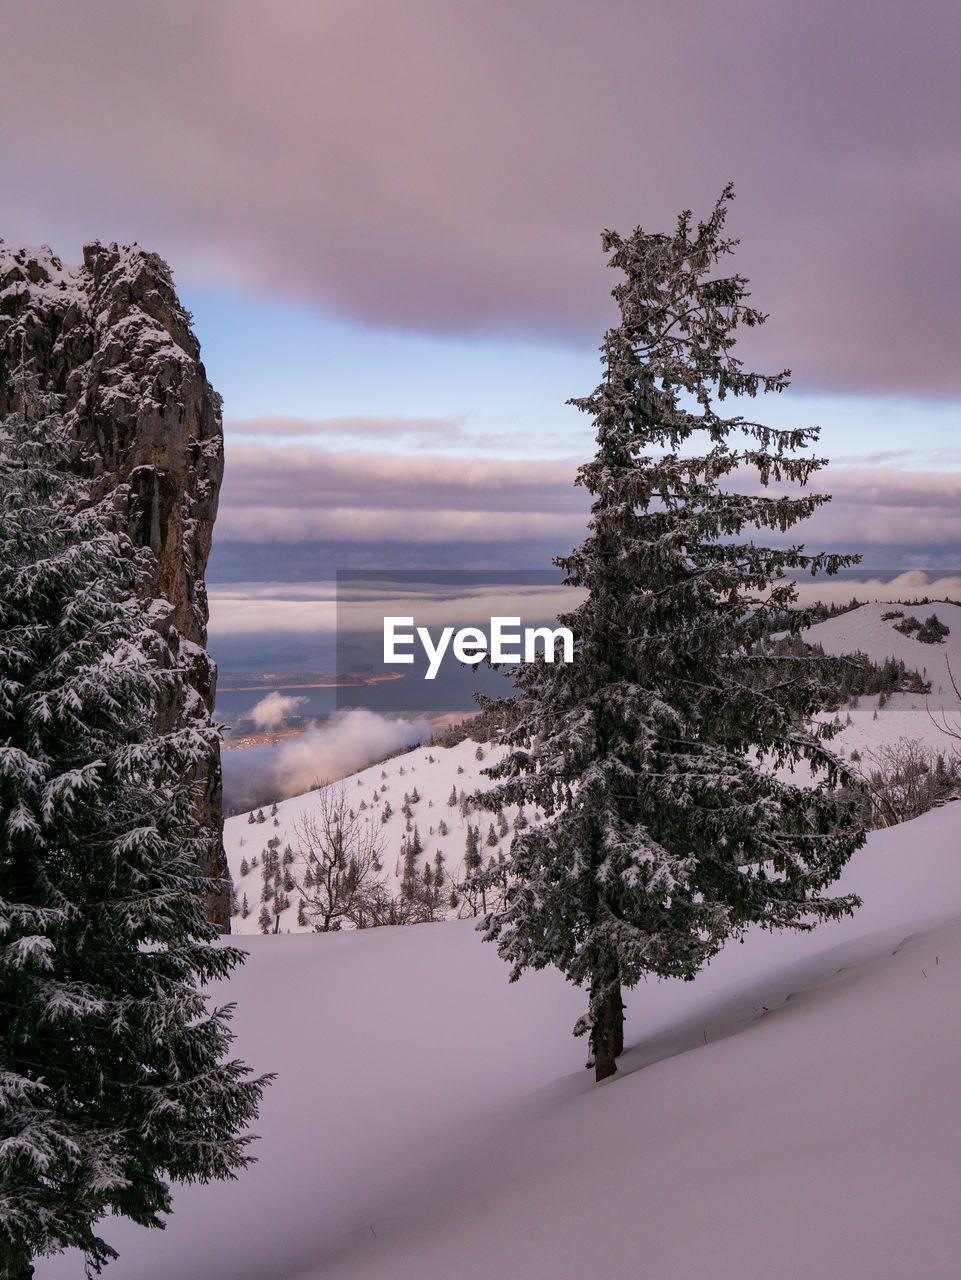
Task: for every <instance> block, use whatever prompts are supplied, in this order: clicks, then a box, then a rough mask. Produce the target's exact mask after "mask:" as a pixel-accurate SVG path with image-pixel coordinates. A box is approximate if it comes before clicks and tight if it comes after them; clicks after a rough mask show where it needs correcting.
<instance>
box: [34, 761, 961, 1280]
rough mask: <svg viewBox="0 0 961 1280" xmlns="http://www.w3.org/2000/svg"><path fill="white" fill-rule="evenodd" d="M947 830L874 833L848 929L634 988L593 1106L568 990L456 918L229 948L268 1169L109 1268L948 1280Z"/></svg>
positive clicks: (952, 1196)
mask: <svg viewBox="0 0 961 1280" xmlns="http://www.w3.org/2000/svg"><path fill="white" fill-rule="evenodd" d="M420 773H421V769H420V766H418V768H417V776H418V778H419V777H420ZM392 785H394V786H396V785H398V784H397V783H396V782H392ZM959 817H961V804H949V805H947V806H945V807H944V808H943V809H939V810H935V811H933V812H931V813H928V814H926V815H924V816H923V817H922V818H919V819H917V820H916V821H915V822H912V823H909V824H905V825H903V826H900V827H894V828H891V829H889V830H886V831H878V832H874V833H872V835H871V836H870V837H869V839H868V843H867V845H866V847H865V848H864V849H862V850H861V851H860V852H859V853H858V854H857V855H855V858H854V860H853V861H852V863H851V864H850V865H849V867H848V868H847V870H846V872H845V874H844V876H843V878H842V881H841V882H840V885H839V888H840V889H841V890H844V891H853V892H856V893H859V894H861V895H862V897H863V899H864V906H863V907H862V908H861V910H860V911H858V912H857V914H856V915H855V916H854V917H853V918H851V919H847V920H842V921H837V922H832V923H829V924H824V925H821V926H820V927H819V928H817V929H816V930H814V931H813V932H811V933H806V934H804V933H802V934H794V933H783V932H782V933H778V934H770V933H764V932H762V931H760V930H757V929H752V931H751V932H750V933H749V935H748V936H747V938H746V940H745V942H744V944H743V945H738V944H737V943H733V944H731V945H728V946H727V947H725V949H724V950H723V951H722V953H721V954H720V955H719V956H717V957H716V959H715V960H714V961H712V963H711V964H710V965H709V966H708V968H707V969H706V970H705V971H704V972H703V973H701V974H700V975H699V976H698V978H697V979H696V980H695V981H694V982H692V983H683V982H679V981H671V982H651V983H649V984H646V985H642V986H641V987H639V988H637V989H636V990H635V991H634V992H632V993H630V994H629V995H628V997H627V1012H628V1019H627V1024H626V1028H625V1032H626V1035H625V1039H626V1046H627V1048H626V1052H625V1055H624V1057H623V1059H621V1062H620V1067H621V1070H620V1071H619V1073H618V1075H616V1076H614V1077H612V1079H611V1080H610V1081H609V1082H607V1083H605V1084H603V1085H599V1086H598V1085H595V1084H594V1083H593V1078H592V1074H591V1073H589V1072H586V1071H584V1070H583V1067H582V1062H583V1057H584V1045H583V1042H582V1041H575V1040H573V1039H572V1038H571V1035H570V1029H571V1026H572V1024H573V1022H574V1019H575V1018H576V1016H577V1015H578V1014H579V1013H580V1012H582V1008H583V1001H584V996H583V993H582V992H579V991H577V990H575V989H573V988H571V987H569V986H567V985H566V984H565V983H564V982H563V981H562V979H561V978H560V977H559V975H557V974H556V973H554V972H553V971H548V972H544V973H538V974H527V975H525V976H524V977H522V979H521V980H520V982H518V983H515V984H510V983H509V982H508V981H507V968H506V966H505V965H503V964H502V963H501V961H500V960H499V959H498V957H497V954H496V952H495V950H494V948H493V947H491V946H489V945H487V944H485V943H484V942H482V941H481V939H480V937H479V936H478V935H477V934H476V933H475V932H474V929H473V928H472V925H471V923H470V922H469V921H460V922H451V923H449V924H444V925H421V926H417V927H414V928H393V929H390V928H387V929H371V930H363V931H355V932H349V933H348V932H343V933H328V934H313V935H309V936H299V937H294V936H291V937H283V936H282V937H278V938H264V937H254V938H246V939H242V940H241V941H242V942H243V945H244V946H245V947H246V948H247V949H248V951H249V958H248V961H247V964H246V965H245V966H244V967H243V969H241V970H240V971H239V972H238V973H237V974H236V975H235V976H234V977H233V978H232V979H231V981H230V982H229V984H227V985H226V986H225V987H223V988H221V989H220V991H219V993H218V994H219V996H220V998H221V999H230V1000H233V1001H236V1004H237V1010H236V1014H235V1019H234V1026H235V1029H236V1031H237V1043H236V1050H237V1052H238V1054H240V1055H242V1056H243V1057H244V1058H245V1059H247V1060H248V1061H249V1062H250V1064H251V1065H252V1066H253V1067H255V1068H256V1069H257V1070H274V1071H277V1072H278V1073H279V1076H278V1079H277V1081H276V1083H275V1084H274V1085H273V1086H272V1088H270V1089H269V1090H268V1092H267V1095H266V1099H265V1102H264V1106H263V1110H262V1115H261V1118H260V1121H259V1122H258V1124H257V1126H256V1130H257V1132H258V1133H260V1134H261V1135H262V1138H261V1140H260V1141H259V1142H258V1143H257V1144H256V1148H255V1150H256V1154H257V1157H258V1163H257V1164H256V1165H254V1166H253V1167H252V1168H251V1169H250V1170H248V1171H246V1172H245V1173H242V1174H241V1175H240V1177H239V1179H238V1180H237V1181H236V1182H232V1183H228V1184H213V1185H209V1186H197V1187H189V1188H182V1189H178V1190H176V1192H175V1195H174V1212H173V1215H172V1217H171V1219H170V1221H169V1225H168V1227H167V1230H166V1231H164V1232H157V1231H153V1232H148V1231H146V1230H143V1229H141V1228H138V1227H135V1226H133V1225H131V1224H130V1223H129V1222H127V1221H117V1220H113V1219H111V1220H110V1221H109V1222H107V1223H106V1224H105V1225H104V1228H103V1230H104V1232H105V1234H106V1237H107V1239H108V1240H110V1241H111V1243H113V1244H114V1245H115V1247H117V1248H118V1249H119V1251H120V1255H121V1256H120V1260H119V1261H118V1262H116V1263H113V1264H111V1266H110V1267H109V1269H108V1272H107V1274H108V1275H109V1276H110V1277H111V1280H424V1278H425V1277H450V1278H451V1280H490V1277H494V1276H497V1277H504V1278H505V1280H584V1278H585V1277H591V1276H605V1275H618V1276H643V1277H644V1280H688V1278H689V1277H705V1278H708V1277H709V1278H710V1280H744V1277H751V1278H754V1277H764V1280H800V1278H801V1277H805V1278H808V1277H815V1276H824V1277H840V1276H843V1277H845V1280H906V1278H908V1277H910V1278H911V1280H914V1277H924V1280H956V1277H957V1275H958V1258H959V1256H961V1219H959V1215H958V1186H959V1185H961V1137H959V1124H958V1063H959V1062H961V847H959ZM260 829H261V830H262V828H260ZM82 1275H83V1268H82V1265H81V1262H80V1259H79V1258H78V1257H77V1256H76V1255H75V1254H74V1255H71V1256H69V1257H60V1258H57V1259H51V1260H49V1261H45V1262H42V1263H40V1264H38V1266H37V1280H81V1277H82Z"/></svg>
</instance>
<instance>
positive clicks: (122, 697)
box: [0, 377, 266, 1280]
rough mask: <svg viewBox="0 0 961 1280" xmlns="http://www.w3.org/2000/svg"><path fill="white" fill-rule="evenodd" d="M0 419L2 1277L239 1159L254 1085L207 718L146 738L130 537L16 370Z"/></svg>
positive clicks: (143, 636)
mask: <svg viewBox="0 0 961 1280" xmlns="http://www.w3.org/2000/svg"><path fill="white" fill-rule="evenodd" d="M18 391H19V395H20V399H21V401H22V402H23V404H24V411H23V412H22V413H17V414H12V415H10V416H9V417H7V418H6V419H5V420H4V421H3V423H2V424H0V1010H2V1016H0V1276H2V1277H4V1280H22V1278H23V1277H27V1276H29V1275H31V1274H32V1265H31V1259H32V1258H35V1257H37V1256H39V1255H44V1254H49V1253H53V1252H57V1251H59V1250H61V1249H63V1248H66V1247H68V1246H76V1247H78V1248H80V1249H82V1250H83V1251H84V1253H85V1254H86V1257H87V1261H88V1263H89V1264H90V1265H92V1266H93V1268H94V1269H95V1270H97V1271H99V1270H100V1268H101V1265H102V1264H103V1263H104V1262H105V1261H107V1260H108V1259H109V1258H111V1257H113V1256H115V1253H114V1251H113V1250H112V1249H111V1248H110V1246H109V1245H108V1244H107V1243H106V1242H105V1241H103V1240H102V1239H100V1238H99V1237H98V1236H97V1235H96V1234H95V1233H94V1230H93V1227H94V1224H95V1223H96V1221H97V1219H98V1218H100V1217H101V1216H103V1215H104V1214H106V1213H109V1212H114V1213H118V1214H123V1215H126V1216H128V1217H130V1218H132V1219H133V1220H134V1221H136V1222H138V1223H141V1224H144V1225H151V1226H159V1225H162V1224H161V1222H160V1217H159V1215H161V1214H163V1213H165V1212H167V1211H168V1210H169V1209H170V1203H171V1201H170V1190H169V1187H168V1184H167V1181H166V1179H168V1178H169V1179H175V1180H179V1181H187V1182H189V1181H196V1180H200V1181H207V1180H208V1179H211V1178H224V1177H230V1176H233V1173H232V1171H233V1170H235V1169H237V1168H239V1167H241V1166H243V1165H245V1164H246V1163H248V1161H249V1159H250V1157H249V1156H248V1155H246V1154H245V1146H246V1144H247V1143H248V1142H249V1141H250V1138H249V1137H246V1136H238V1135H241V1134H242V1130H243V1128H244V1127H245V1125H246V1123H247V1122H248V1121H249V1120H250V1119H252V1118H253V1117H254V1116H255V1114H256V1108H257V1103H258V1100H259V1098H260V1095H261V1092H262V1090H263V1087H264V1082H265V1079H266V1078H265V1077H262V1078H261V1079H259V1080H252V1079H250V1078H249V1076H250V1073H249V1071H248V1069H247V1068H246V1067H245V1066H244V1065H243V1063H241V1062H237V1061H231V1060H229V1059H227V1057H226V1053H227V1051H228V1049H229V1045H230V1041H231V1040H232V1036H231V1034H230V1031H229V1028H228V1019H229V1006H227V1007H225V1008H221V1009H214V1010H210V1009H208V1007H207V1004H206V1000H205V998H204V996H203V994H202V993H201V991H200V989H199V988H200V987H202V986H203V984H205V983H206V982H208V981H210V980H211V979H216V978H221V977H223V976H224V975H226V974H227V973H228V972H229V971H230V969H232V968H233V966H234V965H235V964H236V963H237V962H238V961H239V960H240V959H241V958H242V953H240V952H238V951H236V950H232V949H230V948H227V947H221V946H217V945H214V943H215V939H216V936H217V928H216V926H215V925H212V924H210V923H208V922H207V920H206V919H205V914H204V902H205V898H206V894H207V890H208V888H209V882H208V881H207V879H206V877H205V876H203V875H202V874H201V872H200V870H199V869H198V862H197V856H198V853H199V852H200V850H201V848H202V845H203V841H204V838H205V833H203V832H202V831H200V830H199V829H198V825H197V822H196V820H195V818H194V816H193V808H192V802H193V794H192V784H191V783H190V782H189V781H187V780H188V779H190V778H191V777H192V776H194V768H195V766H196V765H198V764H199V763H200V762H201V761H202V760H203V759H204V758H205V756H206V753H207V752H208V751H209V749H210V746H211V744H212V742H213V740H214V735H215V730H214V729H213V727H212V726H211V724H210V722H209V720H195V721H193V722H192V724H191V725H190V727H189V728H179V729H174V730H171V731H169V732H164V733H161V732H158V731H157V730H156V728H155V723H156V715H155V707H156V705H157V698H158V696H159V695H160V694H161V693H162V692H163V691H164V690H167V691H168V692H169V687H170V685H171V683H172V682H175V681H177V680H178V679H179V678H180V677H179V673H178V672H177V671H173V670H164V669H162V666H161V665H160V663H161V659H160V657H158V658H154V657H152V656H151V653H152V652H157V653H158V654H159V653H162V652H164V651H165V650H164V649H163V646H159V645H157V646H154V645H152V643H151V636H152V635H153V636H155V633H153V632H152V631H151V629H150V626H149V613H148V612H147V610H146V609H145V606H143V605H142V604H140V603H138V602H137V601H136V599H135V598H134V587H135V582H134V573H135V567H134V565H133V562H132V559H131V555H132V552H131V550H130V548H129V547H126V546H125V545H124V544H123V543H122V541H121V539H120V538H119V537H118V536H117V535H116V534H115V533H113V532H111V530H110V524H109V519H108V513H107V512H106V511H105V510H103V509H101V508H97V507H89V506H88V507H86V508H85V509H84V507H83V490H82V488H81V486H80V483H79V482H78V481H77V480H76V479H74V478H73V477H72V476H71V474H70V473H69V471H68V470H67V469H66V462H67V458H68V451H69V445H68V441H67V437H66V433H65V431H64V429H63V426H62V424H61V423H60V421H59V419H57V418H56V417H55V416H50V415H49V414H47V416H39V417H37V419H36V420H32V419H33V416H34V415H33V413H32V412H31V409H30V407H29V406H30V403H31V402H32V404H33V405H34V406H35V407H36V406H41V407H43V406H42V400H41V398H40V397H39V395H38V393H37V391H36V388H35V386H33V385H32V384H30V383H29V382H28V381H27V380H26V379H24V378H23V377H21V380H20V384H19V387H18Z"/></svg>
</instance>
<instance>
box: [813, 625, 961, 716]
mask: <svg viewBox="0 0 961 1280" xmlns="http://www.w3.org/2000/svg"><path fill="white" fill-rule="evenodd" d="M895 611H900V612H902V613H903V614H904V617H903V618H889V619H887V620H885V619H884V618H883V617H882V615H883V614H885V613H892V612H895ZM932 614H934V615H935V617H936V618H937V619H938V621H939V622H941V623H943V624H944V626H946V627H947V628H948V629H949V634H948V635H947V636H945V638H944V640H943V642H942V643H941V644H923V643H922V642H921V641H920V640H918V639H917V638H916V636H915V635H903V634H902V633H901V632H900V631H896V630H895V625H896V624H897V623H903V622H904V621H905V620H906V619H908V618H917V620H918V622H922V623H923V622H924V621H925V619H926V618H930V617H931V615H932ZM804 639H805V640H808V641H809V642H810V643H811V644H819V645H821V647H822V648H823V649H824V652H825V653H830V654H836V655H841V654H845V653H856V652H861V653H864V654H867V656H868V657H869V658H870V659H871V661H872V662H877V663H881V662H883V661H884V660H885V658H900V659H901V661H902V662H903V663H904V665H905V667H907V669H908V670H909V671H920V672H921V674H922V675H923V676H924V677H925V679H927V680H930V681H931V696H930V699H929V701H930V704H931V706H932V707H940V706H942V705H944V706H947V707H951V706H954V707H957V699H956V697H955V695H954V691H953V689H952V688H951V681H950V679H949V677H948V664H949V663H950V666H951V670H952V671H953V672H954V674H955V678H956V679H957V680H958V681H959V683H961V605H957V604H945V603H944V602H943V601H940V602H936V603H933V604H897V605H895V604H863V605H861V606H860V608H858V609H852V610H851V611H850V612H849V613H842V614H839V615H838V616H837V617H836V618H828V619H827V620H826V621H825V622H819V623H817V624H816V625H815V626H813V627H809V628H808V629H807V631H805V632H804Z"/></svg>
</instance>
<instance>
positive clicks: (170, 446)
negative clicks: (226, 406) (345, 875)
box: [0, 240, 229, 929]
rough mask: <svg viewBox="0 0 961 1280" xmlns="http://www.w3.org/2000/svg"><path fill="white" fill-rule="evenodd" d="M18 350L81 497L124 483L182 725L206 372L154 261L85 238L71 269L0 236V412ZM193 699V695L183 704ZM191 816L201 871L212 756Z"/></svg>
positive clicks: (216, 481)
mask: <svg viewBox="0 0 961 1280" xmlns="http://www.w3.org/2000/svg"><path fill="white" fill-rule="evenodd" d="M21 352H22V353H23V356H24V357H25V359H26V362H27V364H28V366H30V367H32V368H33V369H34V370H35V371H36V372H37V373H38V374H39V375H40V377H41V379H42V381H43V384H44V386H45V387H46V388H47V389H48V390H50V391H52V392H54V393H55V394H57V395H58V396H60V397H62V411H63V413H64V417H65V419H66V421H67V423H68V424H69V426H70V429H71V432H72V434H73V435H74V436H75V438H76V439H77V440H78V442H79V443H80V449H79V451H78V452H79V453H80V454H81V455H82V458H81V460H80V461H78V467H80V468H82V469H83V470H84V472H85V474H86V475H87V476H88V477H89V478H90V479H91V480H92V482H93V489H94V496H96V497H100V496H103V495H104V494H106V493H108V492H110V491H112V490H114V489H116V488H117V487H118V486H121V485H124V486H129V494H130V496H129V497H128V498H127V501H126V503H125V504H124V510H125V512H126V514H125V515H124V516H123V517H122V519H123V520H124V523H125V525H126V529H127V532H128V533H129V534H130V535H131V536H132V538H133V540H134V541H135V542H136V543H137V544H138V545H142V546H148V547H150V549H151V551H153V553H154V556H155V565H156V571H155V573H154V575H153V580H152V581H151V582H150V583H149V584H148V585H147V586H146V588H145V590H146V592H147V594H148V595H149V596H150V597H152V598H154V599H156V600H158V601H161V602H165V603H163V604H162V605H161V606H160V607H159V608H158V609H155V613H156V615H157V617H158V628H159V629H160V632H161V634H162V636H163V638H164V640H165V642H166V644H167V645H168V647H169V649H170V652H171V655H172V657H173V659H174V660H175V661H177V662H178V664H184V665H186V666H187V668H188V670H189V673H190V677H189V678H190V682H191V688H188V689H187V690H185V692H184V696H183V697H182V698H180V699H178V701H177V703H176V705H170V706H167V707H162V708H159V709H158V715H159V717H160V719H161V721H165V722H167V723H171V722H178V721H183V720H184V719H186V718H189V716H190V715H191V706H192V703H193V702H194V700H195V699H196V698H199V699H200V701H201V702H202V703H203V705H204V706H205V707H207V708H209V709H212V707H213V700H214V692H215V686H216V668H215V667H214V665H213V663H212V662H211V660H210V658H209V657H208V656H207V653H206V648H205V646H206V639H207V599H206V592H205V589H204V569H205V567H206V563H207V556H208V554H209V552H210V539H211V533H212V530H213V522H214V517H215V515H216V513H217V499H218V495H219V491H220V481H221V477H222V474H223V432H222V427H221V419H220V397H219V396H218V395H217V393H216V392H215V391H214V390H213V388H212V387H211V385H210V383H209V382H208V381H207V377H206V374H205V372H204V367H203V365H202V364H201V362H200V346H199V343H198V342H197V339H196V338H195V337H194V335H193V333H192V332H191V329H190V316H189V314H188V313H187V312H186V311H185V310H184V308H183V307H182V306H181V305H180V302H179V301H178V299H177V295H176V293H175V292H174V288H173V284H172V281H171V277H170V270H169V268H168V267H167V264H166V263H165V262H164V261H163V260H162V259H161V258H159V257H158V256H157V255H156V254H153V253H147V252H145V251H144V250H143V249H141V248H140V247H139V245H129V246H128V245H124V246H118V245H116V244H110V245H102V244H100V243H99V242H98V241H94V242H93V243H91V244H88V245H85V246H84V250H83V264H82V266H78V267H72V266H65V265H64V264H63V263H62V262H61V260H60V259H59V258H58V257H57V256H56V254H54V253H53V252H52V250H51V249H50V248H49V247H48V246H46V245H43V246H42V247H40V248H25V247H23V246H19V245H9V244H6V243H4V242H3V241H2V240H0V414H2V413H6V412H7V411H8V410H9V409H10V407H11V404H10V399H9V397H10V388H9V374H10V371H11V369H12V367H14V366H16V365H17V364H19V361H20V359H21ZM194 705H195V703H194ZM202 781H203V798H202V802H201V816H202V819H203V821H204V824H205V826H207V828H208V829H209V831H210V833H211V841H210V851H209V856H208V859H207V865H206V866H205V870H206V871H207V872H208V873H209V874H210V875H211V877H219V876H222V875H223V874H224V871H225V866H226V864H225V861H224V856H223V845H222V840H221V827H222V812H221V782H220V759H219V755H218V756H217V758H216V759H211V760H210V762H209V768H208V769H207V770H206V772H205V776H204V778H203V780H202ZM208 909H209V914H210V915H211V918H212V919H214V920H216V921H217V923H218V924H220V925H221V926H222V927H223V928H224V929H226V928H227V927H228V921H229V902H228V901H227V896H226V894H225V893H224V892H222V891H219V892H214V891H212V892H211V895H210V900H209V904H208Z"/></svg>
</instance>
